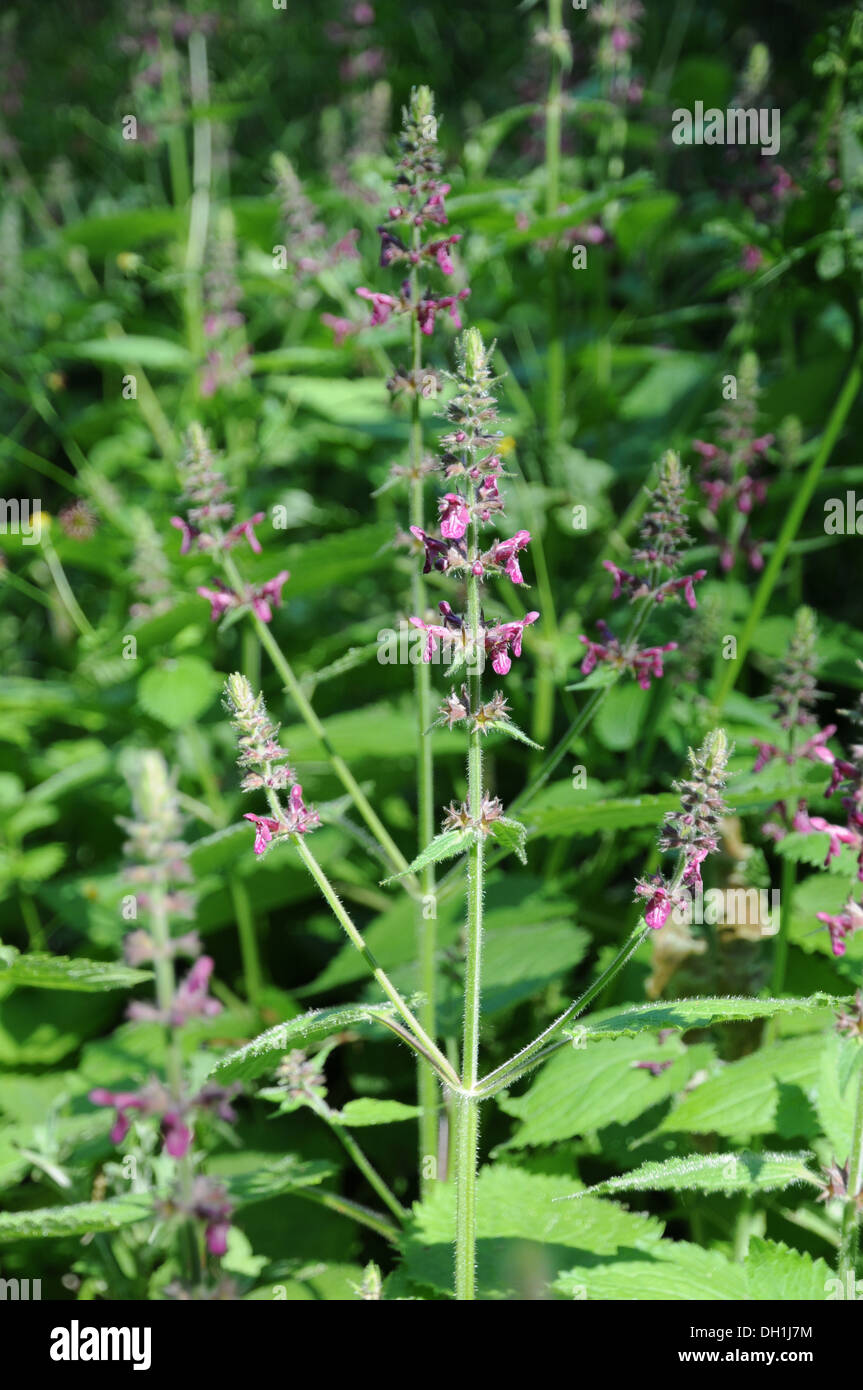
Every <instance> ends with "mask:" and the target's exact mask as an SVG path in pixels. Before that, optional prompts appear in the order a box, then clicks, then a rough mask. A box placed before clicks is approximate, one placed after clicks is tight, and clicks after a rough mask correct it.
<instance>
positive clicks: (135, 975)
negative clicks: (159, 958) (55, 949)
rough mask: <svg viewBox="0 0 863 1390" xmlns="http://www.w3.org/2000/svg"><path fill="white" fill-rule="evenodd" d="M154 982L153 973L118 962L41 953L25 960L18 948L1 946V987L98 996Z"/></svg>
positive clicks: (25, 956) (27, 956)
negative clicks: (67, 991) (58, 990)
mask: <svg viewBox="0 0 863 1390" xmlns="http://www.w3.org/2000/svg"><path fill="white" fill-rule="evenodd" d="M151 978H152V976H151V973H150V971H149V970H133V969H132V968H131V966H128V965H123V964H122V963H117V962H114V961H105V960H84V959H81V958H77V957H69V956H49V955H43V954H41V953H38V952H37V953H34V954H30V955H23V956H22V955H19V953H18V951H17V950H16V949H15V947H14V946H0V985H2V984H9V985H13V986H16V987H17V986H25V985H26V986H28V987H29V988H30V989H68V990H75V991H77V992H79V993H84V994H95V993H101V992H102V991H103V990H108V989H132V988H133V987H134V986H135V985H140V984H143V982H144V981H145V980H149V979H151Z"/></svg>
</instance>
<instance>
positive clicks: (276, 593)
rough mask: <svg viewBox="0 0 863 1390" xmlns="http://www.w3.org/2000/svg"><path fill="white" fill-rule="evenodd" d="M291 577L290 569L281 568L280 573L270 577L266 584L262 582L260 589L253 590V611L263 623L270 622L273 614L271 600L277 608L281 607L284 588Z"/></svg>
mask: <svg viewBox="0 0 863 1390" xmlns="http://www.w3.org/2000/svg"><path fill="white" fill-rule="evenodd" d="M290 577H291V575H290V571H289V570H279V573H278V574H277V575H275V576H274V577H273V578H272V579H268V580H267V582H266V584H262V585H261V586H260V587H259V588H258V589H255V590H253V591H252V594H251V605H252V612H253V613H254V614H255V616H256V617H258V618H260V620H261V622H262V623H268V622H269V621H270V619H271V618H272V616H273V610H272V607H271V601H272V603H273V604H275V606H276V608H281V606H282V589H283V588H284V586H285V584H286V583H287V581H288V580H289V579H290Z"/></svg>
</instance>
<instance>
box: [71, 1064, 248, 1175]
mask: <svg viewBox="0 0 863 1390" xmlns="http://www.w3.org/2000/svg"><path fill="white" fill-rule="evenodd" d="M239 1089H240V1088H239V1085H237V1084H235V1085H232V1086H219V1085H218V1084H217V1083H216V1082H214V1081H208V1082H207V1083H206V1085H204V1086H202V1087H201V1089H200V1090H199V1091H197V1092H195V1094H193V1095H190V1096H179V1097H178V1096H175V1095H173V1094H172V1092H171V1091H170V1090H169V1088H168V1087H167V1086H165V1085H164V1083H163V1082H161V1081H159V1080H157V1079H155V1078H154V1079H153V1080H152V1081H149V1082H148V1083H147V1084H146V1085H145V1086H142V1087H141V1089H140V1090H139V1091H109V1090H107V1089H106V1088H105V1087H104V1086H97V1087H96V1088H95V1090H92V1091H91V1092H90V1100H91V1101H92V1102H93V1104H94V1105H106V1106H111V1107H112V1108H113V1109H114V1110H115V1111H116V1119H115V1121H114V1125H113V1128H112V1129H111V1143H112V1144H121V1143H122V1142H123V1140H124V1139H125V1137H126V1135H127V1134H128V1132H129V1128H130V1126H131V1124H132V1116H131V1114H130V1112H135V1113H137V1114H139V1115H155V1116H158V1118H159V1129H160V1132H161V1135H162V1139H163V1140H164V1144H165V1152H166V1153H167V1154H170V1155H171V1157H172V1158H184V1157H185V1156H186V1154H187V1153H188V1152H189V1148H190V1147H191V1143H192V1137H193V1136H192V1129H191V1127H190V1126H191V1121H192V1117H193V1116H194V1115H195V1114H197V1113H200V1112H202V1111H209V1112H211V1113H212V1114H215V1115H217V1116H218V1118H219V1119H220V1120H224V1121H225V1122H226V1123H228V1124H231V1123H233V1122H234V1121H235V1120H236V1118H237V1115H236V1111H235V1110H234V1109H233V1106H232V1105H231V1103H230V1102H231V1099H232V1097H233V1096H235V1095H236V1094H237V1092H238V1091H239Z"/></svg>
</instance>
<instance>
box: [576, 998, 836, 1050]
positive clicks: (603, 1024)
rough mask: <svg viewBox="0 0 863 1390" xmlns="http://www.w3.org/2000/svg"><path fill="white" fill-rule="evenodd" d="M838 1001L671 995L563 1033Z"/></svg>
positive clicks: (761, 1014) (716, 1019)
mask: <svg viewBox="0 0 863 1390" xmlns="http://www.w3.org/2000/svg"><path fill="white" fill-rule="evenodd" d="M840 1002H841V1001H840V1000H838V999H834V998H832V997H831V996H830V995H827V994H813V995H810V997H809V998H808V999H745V998H734V997H731V996H715V997H712V998H711V997H709V996H708V997H705V998H703V999H672V1000H669V1001H668V1002H662V1003H657V1004H634V1005H632V1007H631V1008H627V1009H620V1010H614V1009H606V1010H604V1011H603V1012H602V1013H598V1014H591V1015H589V1016H588V1017H586V1018H585V1019H584V1020H583V1021H579V1022H577V1023H574V1024H573V1025H572V1026H571V1027H570V1028H567V1029H565V1030H564V1036H565V1037H569V1038H572V1039H573V1040H574V1041H576V1042H577V1041H579V1040H581V1039H585V1038H587V1039H588V1040H590V1039H593V1038H617V1037H634V1036H635V1035H636V1034H637V1033H642V1032H644V1031H645V1030H647V1029H661V1028H679V1029H681V1031H684V1032H685V1031H687V1030H688V1029H690V1028H709V1027H710V1026H711V1024H713V1023H730V1022H731V1021H732V1020H736V1019H751V1018H773V1017H775V1016H776V1015H777V1014H800V1013H803V1014H806V1013H815V1012H817V1011H818V1010H819V1009H823V1008H825V1007H829V1006H833V1005H838V1004H839V1003H840Z"/></svg>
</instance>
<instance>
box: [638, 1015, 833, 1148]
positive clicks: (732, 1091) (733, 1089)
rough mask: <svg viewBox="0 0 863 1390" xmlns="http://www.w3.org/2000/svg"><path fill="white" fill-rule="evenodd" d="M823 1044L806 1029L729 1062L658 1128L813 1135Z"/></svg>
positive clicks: (731, 1135)
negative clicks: (813, 1094) (813, 1098)
mask: <svg viewBox="0 0 863 1390" xmlns="http://www.w3.org/2000/svg"><path fill="white" fill-rule="evenodd" d="M823 1047H824V1038H823V1036H820V1035H818V1034H815V1035H813V1034H805V1035H804V1036H803V1037H799V1038H788V1039H786V1040H785V1041H782V1042H777V1043H772V1044H770V1045H769V1046H768V1047H764V1048H762V1049H761V1050H760V1051H759V1052H754V1053H752V1054H751V1055H750V1056H748V1057H742V1058H741V1059H740V1060H739V1061H737V1062H729V1063H727V1064H726V1065H724V1066H722V1067H721V1069H720V1070H719V1071H718V1072H717V1073H716V1074H715V1075H714V1076H711V1077H709V1078H708V1079H707V1080H706V1081H703V1082H702V1083H701V1085H699V1086H697V1087H696V1088H695V1090H693V1091H691V1092H690V1093H689V1094H688V1095H685V1096H683V1097H682V1099H681V1100H680V1101H679V1102H678V1103H677V1105H676V1106H675V1107H674V1109H673V1110H672V1111H671V1113H670V1114H668V1115H667V1116H666V1117H665V1119H664V1120H663V1122H662V1124H661V1125H660V1127H659V1128H660V1131H675V1130H679V1131H681V1132H683V1133H692V1134H711V1133H716V1134H724V1135H727V1136H728V1137H729V1138H747V1137H748V1136H750V1135H753V1134H769V1133H771V1132H775V1133H777V1134H781V1135H782V1137H783V1138H785V1139H791V1138H795V1137H798V1136H800V1135H802V1136H804V1137H806V1138H813V1137H815V1135H816V1134H817V1133H818V1131H819V1125H818V1121H817V1117H816V1115H815V1111H814V1109H813V1106H812V1103H811V1100H810V1094H811V1092H812V1091H813V1089H814V1087H815V1085H816V1082H817V1080H818V1075H819V1071H820V1065H821V1052H822V1049H823Z"/></svg>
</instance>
